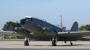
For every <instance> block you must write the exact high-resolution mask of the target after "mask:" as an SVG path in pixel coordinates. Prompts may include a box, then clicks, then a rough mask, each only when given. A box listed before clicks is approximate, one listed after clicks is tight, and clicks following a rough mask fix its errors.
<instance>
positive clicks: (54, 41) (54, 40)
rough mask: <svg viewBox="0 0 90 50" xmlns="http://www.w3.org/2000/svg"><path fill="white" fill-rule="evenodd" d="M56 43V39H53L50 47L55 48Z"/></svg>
mask: <svg viewBox="0 0 90 50" xmlns="http://www.w3.org/2000/svg"><path fill="white" fill-rule="evenodd" d="M56 42H57V39H56V38H53V39H52V46H57V44H56Z"/></svg>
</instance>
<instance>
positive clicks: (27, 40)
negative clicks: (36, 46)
mask: <svg viewBox="0 0 90 50" xmlns="http://www.w3.org/2000/svg"><path fill="white" fill-rule="evenodd" d="M24 46H29V38H28V37H25V41H24Z"/></svg>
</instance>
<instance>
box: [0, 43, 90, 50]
mask: <svg viewBox="0 0 90 50" xmlns="http://www.w3.org/2000/svg"><path fill="white" fill-rule="evenodd" d="M73 43H74V46H70V45H69V42H67V43H66V44H65V43H64V42H62V41H59V42H57V46H51V41H30V46H24V45H23V41H0V50H40V49H41V50H72V49H73V50H77V49H79V50H86V49H87V50H90V41H74V42H73Z"/></svg>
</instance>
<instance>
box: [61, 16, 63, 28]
mask: <svg viewBox="0 0 90 50" xmlns="http://www.w3.org/2000/svg"><path fill="white" fill-rule="evenodd" d="M60 17H61V21H60V28H61V29H62V28H63V23H62V15H60Z"/></svg>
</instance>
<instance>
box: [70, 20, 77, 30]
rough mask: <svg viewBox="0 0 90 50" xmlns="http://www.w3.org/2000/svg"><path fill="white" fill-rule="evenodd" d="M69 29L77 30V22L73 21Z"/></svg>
mask: <svg viewBox="0 0 90 50" xmlns="http://www.w3.org/2000/svg"><path fill="white" fill-rule="evenodd" d="M70 31H78V22H77V21H75V22H74V24H73V25H72V27H71V30H70Z"/></svg>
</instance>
